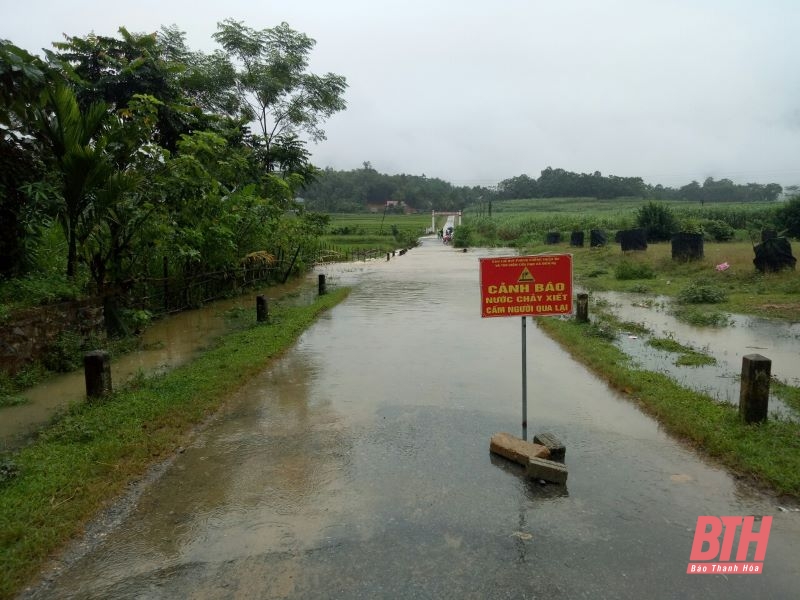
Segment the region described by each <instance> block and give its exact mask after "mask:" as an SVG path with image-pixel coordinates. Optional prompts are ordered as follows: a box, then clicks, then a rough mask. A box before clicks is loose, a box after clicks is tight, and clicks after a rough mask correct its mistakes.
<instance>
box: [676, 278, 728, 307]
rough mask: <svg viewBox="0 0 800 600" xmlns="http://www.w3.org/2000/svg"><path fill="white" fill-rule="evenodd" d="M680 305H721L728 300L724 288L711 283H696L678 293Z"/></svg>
mask: <svg viewBox="0 0 800 600" xmlns="http://www.w3.org/2000/svg"><path fill="white" fill-rule="evenodd" d="M677 300H678V303H679V304H719V303H721V302H726V301H727V300H728V294H727V293H726V292H725V290H723V289H722V288H719V287H717V286H715V285H713V284H710V283H703V282H696V283H692V284H691V285H689V286H688V287H685V288H684V289H682V290H681V291H680V292H679V293H678V298H677Z"/></svg>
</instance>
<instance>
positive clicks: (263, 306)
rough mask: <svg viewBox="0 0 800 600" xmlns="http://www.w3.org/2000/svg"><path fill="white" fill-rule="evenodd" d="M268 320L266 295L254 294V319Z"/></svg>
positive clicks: (258, 320)
mask: <svg viewBox="0 0 800 600" xmlns="http://www.w3.org/2000/svg"><path fill="white" fill-rule="evenodd" d="M268 320H269V305H268V304H267V297H266V296H256V321H257V322H259V323H265V322H266V321H268Z"/></svg>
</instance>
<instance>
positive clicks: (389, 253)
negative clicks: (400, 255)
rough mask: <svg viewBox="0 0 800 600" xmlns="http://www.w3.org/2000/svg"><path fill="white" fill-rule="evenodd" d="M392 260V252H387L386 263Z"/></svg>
mask: <svg viewBox="0 0 800 600" xmlns="http://www.w3.org/2000/svg"><path fill="white" fill-rule="evenodd" d="M390 258H392V253H391V252H387V253H386V261H387V262H388V261H389V259H390Z"/></svg>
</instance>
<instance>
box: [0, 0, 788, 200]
mask: <svg viewBox="0 0 800 600" xmlns="http://www.w3.org/2000/svg"><path fill="white" fill-rule="evenodd" d="M0 15H1V16H2V18H0V37H2V38H6V39H9V40H11V41H12V42H13V43H15V44H17V45H19V46H22V47H24V48H26V49H28V50H29V51H31V52H35V53H41V50H40V49H41V48H43V47H49V46H50V43H51V42H52V41H55V40H58V39H61V35H62V33H66V34H68V35H85V34H87V33H89V32H91V31H94V32H95V33H98V34H105V35H112V34H114V33H115V32H116V30H117V28H118V27H119V26H121V25H124V26H125V27H127V28H128V29H129V30H131V31H155V30H156V29H158V27H159V26H160V25H171V24H176V25H178V27H179V28H181V29H182V30H184V31H186V33H187V39H188V42H189V45H190V46H191V47H192V48H193V49H196V50H206V51H211V50H213V49H214V48H215V45H214V42H213V40H212V39H211V34H212V33H213V32H214V31H215V29H216V23H217V22H218V21H221V20H223V19H225V18H228V17H232V18H235V19H238V20H242V21H245V22H246V23H247V24H248V25H249V26H250V27H253V28H258V29H261V28H266V27H272V26H274V25H276V24H278V23H280V22H281V21H286V22H288V23H289V24H290V25H291V26H292V27H293V28H294V29H297V30H299V31H302V32H304V33H306V34H307V35H309V36H311V37H312V38H314V39H316V41H317V46H316V48H315V50H314V53H313V56H312V61H311V70H312V71H315V72H327V71H333V72H336V73H339V74H341V75H344V76H345V77H347V80H348V84H349V89H348V91H347V95H346V97H347V101H348V109H347V110H346V111H345V112H343V113H340V114H338V115H336V116H335V117H333V118H332V119H331V120H330V121H329V122H328V124H327V126H326V128H325V129H326V131H327V134H328V139H327V141H324V142H321V143H320V144H318V145H316V146H312V150H313V154H314V162H315V164H317V165H318V166H321V167H325V166H332V167H334V168H337V169H353V168H357V167H359V166H361V163H362V162H363V161H370V162H372V165H373V166H374V167H375V168H376V169H378V170H379V171H382V172H387V173H412V174H422V173H425V174H426V175H427V176H429V177H441V178H443V179H446V180H448V181H451V182H453V183H455V184H457V185H477V184H480V185H492V184H494V183H496V182H498V181H499V180H502V179H505V178H507V177H512V176H515V175H519V174H521V173H527V174H529V175H531V176H534V177H538V175H539V172H540V171H541V170H542V169H544V168H545V167H547V166H552V167H561V168H564V169H568V170H572V171H579V172H589V171H595V170H599V171H602V172H603V174H614V175H622V176H642V177H644V179H645V181H647V182H649V183H654V184H655V183H662V184H665V185H672V186H680V185H683V184H685V183H688V182H689V181H691V180H692V179H697V180H699V181H701V182H702V180H703V179H705V178H706V177H708V176H712V177H714V178H722V177H728V178H730V179H733V180H734V181H736V182H737V183H745V182H750V181H754V182H759V183H768V182H773V181H775V182H778V183H781V184H783V185H788V184H793V183H800V35H798V31H799V30H800V2H798V1H797V0H662V1H656V0H548V1H540V0H480V1H477V0H403V1H396V0H389V1H379V0H261V1H253V0H247V1H246V0H222V1H219V0H217V1H213V2H212V1H209V0H194V1H184V0H178V1H172V0H160V1H158V2H155V1H152V0H136V1H135V2H108V1H104V2H96V1H88V0H71V1H69V2H64V1H62V0H58V1H55V0H50V1H43V0H27V1H25V2H20V1H19V0H13V1H11V0H0Z"/></svg>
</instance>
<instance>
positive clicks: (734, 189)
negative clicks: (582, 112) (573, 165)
mask: <svg viewBox="0 0 800 600" xmlns="http://www.w3.org/2000/svg"><path fill="white" fill-rule="evenodd" d="M787 189H788V188H787ZM782 191H783V190H782V188H781V186H780V185H778V184H777V183H769V184H758V183H748V184H745V185H739V184H735V183H733V182H732V181H731V180H730V179H719V180H716V181H715V180H714V179H713V178H712V177H709V178H707V179H706V180H705V181H704V182H703V183H702V185H701V184H700V183H698V182H696V181H692V182H691V183H689V184H687V185H684V186H682V187H680V188H671V187H665V186H663V185H661V184H658V185H650V184H647V183H645V182H644V180H643V179H642V178H641V177H619V176H616V175H602V174H601V173H600V172H599V171H595V172H594V173H575V172H572V171H567V170H565V169H554V168H552V167H547V168H546V169H544V170H543V171H541V173H540V175H539V177H538V178H536V177H530V176H529V175H525V174H522V175H518V176H516V177H510V178H508V179H504V180H502V181H501V182H500V183H499V184H498V185H496V186H474V187H466V186H461V187H459V186H454V185H452V184H450V183H448V182H447V181H445V180H443V179H439V178H435V177H426V176H425V175H407V174H401V175H388V174H384V173H379V172H378V171H376V170H375V169H374V168H373V167H372V165H371V163H369V162H365V163H363V167H362V168H360V169H352V170H349V171H337V170H334V169H331V168H327V169H325V170H323V171H321V172H320V173H318V176H317V177H316V178H315V179H314V181H313V182H311V183H310V184H309V185H308V186H307V187H306V189H305V190H304V192H303V196H304V200H305V201H306V206H307V207H308V208H309V209H312V210H317V211H320V212H324V213H335V212H363V211H365V210H367V208H368V206H369V205H381V206H385V205H386V202H387V201H391V202H392V204H393V205H394V203H395V202H398V203H400V202H402V203H403V204H405V205H406V206H407V207H410V208H411V209H415V210H418V211H429V210H431V209H436V210H463V209H465V208H467V207H469V206H481V207H483V206H486V205H487V204H488V203H489V202H491V201H493V200H513V199H524V198H575V197H578V198H598V199H613V198H643V199H650V200H686V201H690V202H699V203H701V204H704V203H706V202H708V203H713V202H771V201H774V200H776V199H777V198H778V197H779V196H780V194H781V192H782ZM394 210H402V209H401V208H399V207H398V208H394Z"/></svg>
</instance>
